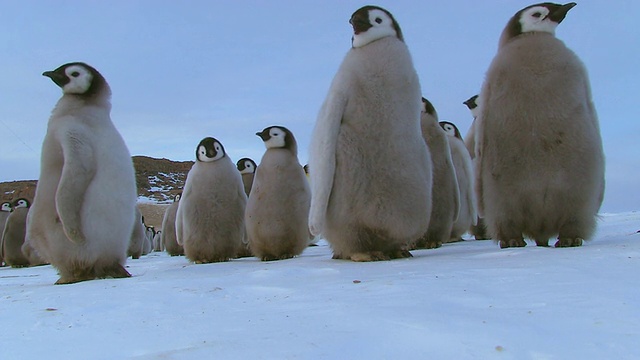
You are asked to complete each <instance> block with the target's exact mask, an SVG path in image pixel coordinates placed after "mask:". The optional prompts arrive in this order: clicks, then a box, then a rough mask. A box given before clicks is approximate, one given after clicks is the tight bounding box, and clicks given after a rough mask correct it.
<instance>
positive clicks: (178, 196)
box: [173, 193, 182, 202]
mask: <svg viewBox="0 0 640 360" xmlns="http://www.w3.org/2000/svg"><path fill="white" fill-rule="evenodd" d="M181 197H182V193H179V194H176V196H175V197H174V198H173V202H178V201H180V198H181Z"/></svg>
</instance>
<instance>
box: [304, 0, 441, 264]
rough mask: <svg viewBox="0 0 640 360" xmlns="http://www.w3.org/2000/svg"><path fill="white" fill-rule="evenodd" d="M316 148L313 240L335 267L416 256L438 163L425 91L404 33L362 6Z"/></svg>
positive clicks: (383, 14) (323, 112) (378, 11)
mask: <svg viewBox="0 0 640 360" xmlns="http://www.w3.org/2000/svg"><path fill="white" fill-rule="evenodd" d="M350 23H351V25H352V26H353V32H354V35H353V38H352V48H351V49H350V50H349V51H348V52H347V55H346V56H345V58H344V60H343V61H342V64H341V65H340V68H339V69H338V72H337V74H336V75H335V77H334V79H333V82H332V83H331V87H330V89H329V93H328V95H327V97H326V99H325V101H324V103H323V105H322V107H321V109H320V113H319V115H318V118H317V120H316V125H315V128H314V130H313V135H312V137H311V144H310V155H309V170H310V176H311V179H310V180H311V186H312V200H311V212H310V215H309V226H310V231H311V233H312V234H313V235H320V234H322V235H324V237H325V239H326V240H327V241H328V242H329V243H330V244H331V247H332V249H333V257H334V258H335V259H351V260H354V261H375V260H388V259H392V258H400V257H409V256H411V253H409V251H408V250H407V249H408V247H410V246H413V244H414V243H415V242H416V241H417V240H418V239H420V238H421V237H422V236H423V235H424V234H425V233H426V232H427V226H428V224H429V218H430V217H431V186H432V184H431V181H432V178H431V159H430V155H429V150H428V148H427V146H426V144H425V142H424V139H423V138H422V135H421V131H420V108H421V101H420V99H421V89H420V82H419V80H418V76H417V74H416V71H415V69H414V66H413V61H412V59H411V55H410V53H409V50H408V48H407V46H406V44H405V43H404V40H403V36H402V31H401V30H400V26H399V25H398V23H397V22H396V20H395V19H394V18H393V16H392V15H391V13H389V12H388V11H387V10H385V9H382V8H379V7H376V6H365V7H362V8H360V9H359V10H357V11H356V12H355V13H353V15H352V16H351V20H350Z"/></svg>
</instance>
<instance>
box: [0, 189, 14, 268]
mask: <svg viewBox="0 0 640 360" xmlns="http://www.w3.org/2000/svg"><path fill="white" fill-rule="evenodd" d="M12 210H13V206H12V205H11V202H10V201H5V202H3V203H2V204H1V205H0V266H4V265H5V264H4V257H3V250H2V247H3V245H2V234H3V233H4V225H5V223H6V222H7V218H8V217H9V214H11V211H12Z"/></svg>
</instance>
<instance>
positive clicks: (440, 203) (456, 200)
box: [416, 97, 460, 249]
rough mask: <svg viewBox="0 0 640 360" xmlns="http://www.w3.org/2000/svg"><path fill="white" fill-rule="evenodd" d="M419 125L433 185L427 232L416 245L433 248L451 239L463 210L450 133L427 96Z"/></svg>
mask: <svg viewBox="0 0 640 360" xmlns="http://www.w3.org/2000/svg"><path fill="white" fill-rule="evenodd" d="M420 125H421V127H422V137H423V138H424V141H425V143H426V144H427V146H428V147H429V152H430V154H431V163H432V166H433V169H432V170H433V186H432V195H431V200H432V210H431V218H430V220H429V228H428V230H427V233H426V234H425V236H423V237H422V238H421V239H420V240H419V241H418V242H417V243H416V248H427V249H434V248H438V247H440V246H442V244H443V243H445V242H448V241H449V239H450V236H451V229H452V226H453V223H454V222H455V221H456V220H457V219H458V214H459V212H460V190H459V189H458V180H457V178H456V170H455V168H454V165H453V160H452V159H451V150H450V148H449V139H448V136H447V133H446V132H445V131H444V130H443V129H442V127H441V126H440V124H439V123H438V113H437V112H436V109H435V108H434V107H433V104H431V102H430V101H429V100H427V99H425V98H424V97H423V98H422V111H421V115H420Z"/></svg>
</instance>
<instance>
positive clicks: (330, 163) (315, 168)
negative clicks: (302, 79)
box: [309, 86, 347, 236]
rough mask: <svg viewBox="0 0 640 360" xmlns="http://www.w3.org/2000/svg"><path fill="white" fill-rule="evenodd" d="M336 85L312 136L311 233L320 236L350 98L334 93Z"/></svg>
mask: <svg viewBox="0 0 640 360" xmlns="http://www.w3.org/2000/svg"><path fill="white" fill-rule="evenodd" d="M334 87H335V86H332V89H331V91H330V92H329V95H328V96H327V99H326V100H325V102H324V104H323V105H322V109H321V110H320V114H319V115H318V119H317V121H316V126H315V128H314V130H313V136H312V137H311V144H310V149H311V154H310V157H309V175H310V178H311V208H310V211H309V231H310V232H311V234H312V235H314V236H317V235H320V234H321V233H322V231H323V229H324V225H325V221H326V214H327V206H328V204H329V197H330V196H331V189H332V187H333V177H334V175H335V171H336V147H337V143H338V134H339V132H340V124H341V123H342V115H343V114H344V110H345V107H346V105H347V96H346V94H345V93H343V92H341V91H340V92H338V91H335V90H334Z"/></svg>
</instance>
